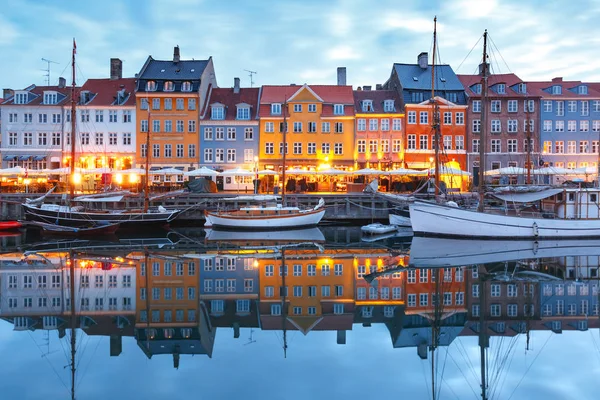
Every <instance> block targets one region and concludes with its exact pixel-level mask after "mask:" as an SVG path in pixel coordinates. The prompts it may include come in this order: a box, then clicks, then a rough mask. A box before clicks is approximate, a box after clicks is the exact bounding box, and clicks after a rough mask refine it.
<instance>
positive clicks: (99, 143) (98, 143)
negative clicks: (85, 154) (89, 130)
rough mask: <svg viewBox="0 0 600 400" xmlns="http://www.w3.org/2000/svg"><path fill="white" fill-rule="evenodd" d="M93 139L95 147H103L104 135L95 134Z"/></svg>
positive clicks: (101, 133)
mask: <svg viewBox="0 0 600 400" xmlns="http://www.w3.org/2000/svg"><path fill="white" fill-rule="evenodd" d="M95 138H96V146H102V145H104V133H103V132H96V135H95Z"/></svg>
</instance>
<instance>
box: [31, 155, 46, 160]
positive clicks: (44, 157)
mask: <svg viewBox="0 0 600 400" xmlns="http://www.w3.org/2000/svg"><path fill="white" fill-rule="evenodd" d="M45 159H46V156H34V157H33V161H42V160H45Z"/></svg>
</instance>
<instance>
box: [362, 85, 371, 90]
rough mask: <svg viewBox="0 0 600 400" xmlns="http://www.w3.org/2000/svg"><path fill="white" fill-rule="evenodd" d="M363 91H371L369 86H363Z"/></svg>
mask: <svg viewBox="0 0 600 400" xmlns="http://www.w3.org/2000/svg"><path fill="white" fill-rule="evenodd" d="M363 90H371V86H367V85H364V86H363Z"/></svg>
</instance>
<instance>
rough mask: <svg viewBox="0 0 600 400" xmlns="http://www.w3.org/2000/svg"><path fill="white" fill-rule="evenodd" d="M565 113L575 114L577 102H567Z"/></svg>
mask: <svg viewBox="0 0 600 400" xmlns="http://www.w3.org/2000/svg"><path fill="white" fill-rule="evenodd" d="M567 112H577V101H576V100H569V101H567Z"/></svg>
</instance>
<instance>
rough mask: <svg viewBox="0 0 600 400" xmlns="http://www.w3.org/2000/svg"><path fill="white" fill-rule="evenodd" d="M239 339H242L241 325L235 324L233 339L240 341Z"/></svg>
mask: <svg viewBox="0 0 600 400" xmlns="http://www.w3.org/2000/svg"><path fill="white" fill-rule="evenodd" d="M239 337H240V323H239V322H234V323H233V338H234V339H239Z"/></svg>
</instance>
